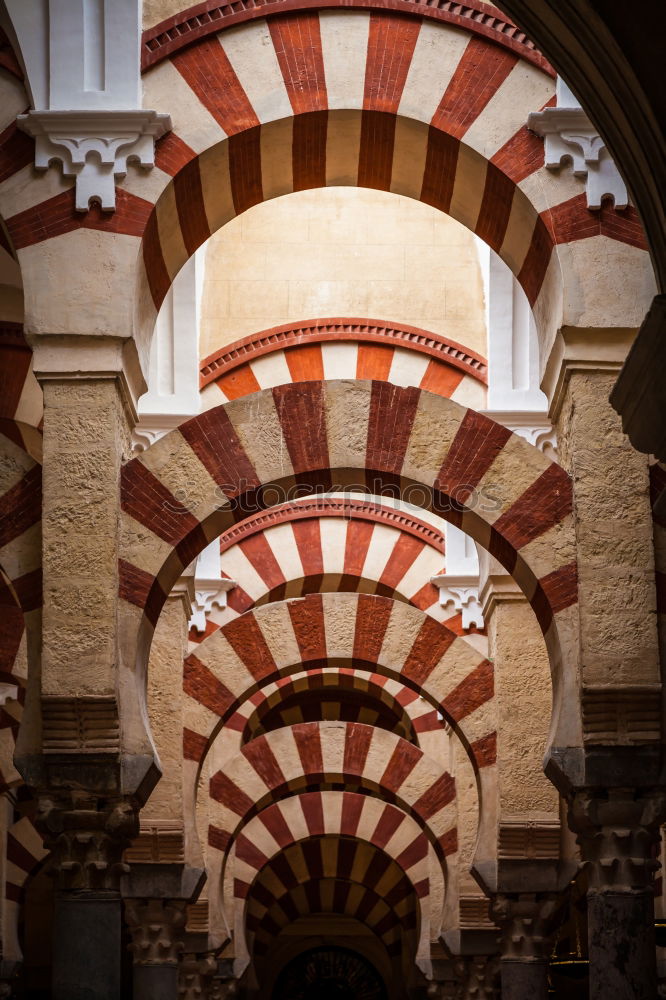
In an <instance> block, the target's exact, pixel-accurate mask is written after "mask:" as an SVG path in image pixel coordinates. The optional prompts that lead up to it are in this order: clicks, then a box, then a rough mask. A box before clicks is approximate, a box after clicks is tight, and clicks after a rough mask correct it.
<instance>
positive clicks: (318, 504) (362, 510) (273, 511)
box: [220, 493, 445, 555]
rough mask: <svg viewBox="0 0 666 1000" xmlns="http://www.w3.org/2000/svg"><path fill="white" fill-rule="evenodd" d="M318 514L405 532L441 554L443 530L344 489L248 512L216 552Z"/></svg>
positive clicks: (223, 538)
mask: <svg viewBox="0 0 666 1000" xmlns="http://www.w3.org/2000/svg"><path fill="white" fill-rule="evenodd" d="M321 517H341V518H345V519H346V520H351V519H352V518H353V519H354V520H358V521H371V522H372V523H374V524H385V525H387V526H388V527H391V528H395V529H396V530H397V531H401V532H405V533H407V534H410V535H412V536H413V537H414V538H417V539H418V540H419V541H422V542H425V543H426V544H427V545H430V546H432V547H434V548H437V549H439V550H440V551H441V553H442V555H444V546H445V537H444V533H443V532H442V531H441V530H440V529H439V528H437V527H436V526H435V525H434V524H432V523H430V522H428V521H425V520H423V519H421V518H419V517H417V516H416V515H415V514H414V512H413V511H409V510H406V509H405V508H404V507H399V506H393V505H390V504H386V503H382V502H381V498H380V497H373V496H371V495H367V496H360V495H358V494H354V493H347V494H344V495H340V496H335V495H332V496H324V495H310V496H305V497H303V498H302V499H300V500H298V499H296V500H292V501H290V502H288V503H286V504H282V505H276V506H274V507H269V508H268V509H267V510H265V511H261V512H260V513H258V514H251V515H250V516H249V517H246V518H245V519H244V520H243V521H240V522H239V523H238V524H236V525H234V526H233V528H230V529H229V530H228V531H225V532H224V534H223V535H222V536H221V537H220V554H222V555H223V554H224V553H225V552H226V551H227V549H230V548H231V547H232V546H233V545H237V544H238V542H240V541H241V540H243V539H245V538H247V537H249V536H251V535H253V534H255V533H258V532H261V531H268V530H269V529H270V528H274V527H277V526H278V525H280V524H285V523H287V522H289V523H293V522H294V521H302V520H313V519H319V518H321Z"/></svg>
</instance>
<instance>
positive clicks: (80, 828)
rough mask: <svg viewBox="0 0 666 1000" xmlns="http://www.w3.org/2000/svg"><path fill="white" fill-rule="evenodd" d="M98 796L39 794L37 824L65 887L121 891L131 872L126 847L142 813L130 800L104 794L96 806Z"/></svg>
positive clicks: (136, 830) (61, 885) (59, 878)
mask: <svg viewBox="0 0 666 1000" xmlns="http://www.w3.org/2000/svg"><path fill="white" fill-rule="evenodd" d="M99 801H100V800H99V798H98V796H97V795H92V796H90V795H89V796H87V797H85V796H84V794H83V793H82V792H78V793H77V792H74V793H72V794H71V795H68V794H67V793H63V794H62V795H61V794H59V793H55V794H53V795H48V794H45V795H41V796H40V797H39V799H38V801H37V814H36V816H35V826H36V827H37V829H38V830H39V831H40V833H41V834H42V836H43V838H44V847H46V848H47V850H49V851H51V852H52V856H51V860H50V865H51V870H52V872H53V873H54V875H55V876H56V879H57V884H58V887H59V888H61V889H67V890H73V889H113V890H118V889H119V887H120V879H121V876H122V875H125V874H126V873H127V872H128V871H129V865H127V864H126V863H125V862H123V860H122V856H123V852H124V850H125V849H126V848H127V847H128V846H129V844H130V842H131V841H132V840H133V839H134V838H135V837H136V835H137V832H138V826H139V823H138V817H137V813H136V807H135V805H134V804H133V803H132V802H130V801H128V800H127V799H115V800H114V799H108V798H105V799H104V800H103V802H104V808H103V809H100V808H99V807H98V804H99Z"/></svg>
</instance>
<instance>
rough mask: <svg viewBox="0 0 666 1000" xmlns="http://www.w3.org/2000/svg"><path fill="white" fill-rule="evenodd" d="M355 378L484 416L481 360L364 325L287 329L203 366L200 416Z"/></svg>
mask: <svg viewBox="0 0 666 1000" xmlns="http://www.w3.org/2000/svg"><path fill="white" fill-rule="evenodd" d="M350 377H351V378H360V379H363V378H369V379H378V380H382V381H386V382H392V383H393V384H394V385H417V386H419V388H421V389H426V390H427V391H428V392H435V393H437V395H439V396H446V397H447V398H450V399H454V400H455V401H456V402H457V403H462V404H464V405H466V406H472V407H473V408H474V409H477V410H483V409H485V398H486V392H485V389H486V385H487V380H488V363H487V361H486V360H485V358H483V357H481V355H479V354H475V353H474V352H473V351H470V350H469V349H468V348H466V347H463V346H462V344H458V343H456V342H454V341H452V340H449V339H447V338H445V337H442V336H440V335H439V334H436V333H432V332H430V331H428V330H423V329H419V328H417V327H411V326H406V325H404V324H400V325H399V324H395V323H393V324H390V325H389V324H387V323H380V322H379V321H377V320H363V319H320V320H311V321H308V322H307V323H299V324H298V325H296V326H295V325H294V324H293V323H289V324H286V325H283V326H276V327H272V328H271V329H270V330H263V331H261V332H260V333H257V334H254V335H252V336H250V337H245V338H243V339H242V340H237V341H234V343H233V344H229V345H226V346H225V347H222V348H220V349H219V350H218V351H216V352H215V353H214V354H211V355H210V356H209V357H207V358H205V359H204V360H203V361H202V363H201V377H200V387H201V403H202V407H201V408H202V409H204V410H208V409H210V408H211V407H213V406H219V404H220V403H226V402H228V401H229V400H230V399H238V398H239V397H240V396H246V395H249V394H250V393H253V392H258V391H259V390H260V389H271V388H273V386H276V385H284V384H286V383H288V382H309V381H319V380H321V379H324V378H350Z"/></svg>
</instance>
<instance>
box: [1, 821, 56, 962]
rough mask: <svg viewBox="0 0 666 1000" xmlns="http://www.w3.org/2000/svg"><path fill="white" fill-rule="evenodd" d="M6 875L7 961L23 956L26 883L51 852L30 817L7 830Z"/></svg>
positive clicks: (4, 929)
mask: <svg viewBox="0 0 666 1000" xmlns="http://www.w3.org/2000/svg"><path fill="white" fill-rule="evenodd" d="M6 850H7V857H6V869H5V871H6V875H5V885H4V899H3V914H2V949H3V958H4V959H5V960H6V961H7V962H12V961H20V960H21V959H22V957H23V953H22V951H21V945H20V941H19V914H20V909H21V905H22V903H23V897H24V893H25V888H26V884H27V882H28V879H29V878H30V876H31V875H34V874H35V873H36V871H37V870H38V868H39V865H40V864H41V862H42V861H43V860H44V858H46V856H47V854H48V851H46V850H45V849H44V845H43V843H42V837H41V834H39V833H38V832H37V830H36V828H35V826H34V824H33V822H32V820H31V819H30V818H29V817H28V816H22V817H21V819H19V820H18V821H17V822H16V823H14V824H13V825H12V826H10V828H9V830H8V831H7V849H6Z"/></svg>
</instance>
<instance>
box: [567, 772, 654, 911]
mask: <svg viewBox="0 0 666 1000" xmlns="http://www.w3.org/2000/svg"><path fill="white" fill-rule="evenodd" d="M568 800H569V811H568V822H569V826H570V828H571V830H572V831H573V832H574V833H575V834H576V840H577V842H578V845H579V847H580V850H581V857H582V861H583V869H584V870H585V871H586V873H587V877H588V881H589V889H590V891H591V892H603V891H609V892H621V893H632V892H645V891H647V890H650V888H651V886H652V880H653V876H654V873H655V871H656V870H657V869H658V868H659V862H658V861H657V860H656V859H655V856H654V854H655V850H654V849H655V845H656V844H657V842H658V840H659V827H660V824H661V823H663V821H664V818H665V817H666V790H665V789H662V788H654V789H635V788H610V789H604V788H580V789H575V790H574V791H573V792H572V793H571V794H570V795H569V796H568Z"/></svg>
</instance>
